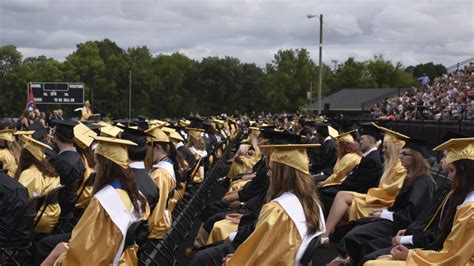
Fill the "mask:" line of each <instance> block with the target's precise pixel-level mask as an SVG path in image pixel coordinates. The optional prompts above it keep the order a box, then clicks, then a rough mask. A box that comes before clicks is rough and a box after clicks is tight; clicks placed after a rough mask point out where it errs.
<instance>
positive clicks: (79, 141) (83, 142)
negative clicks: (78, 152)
mask: <svg viewBox="0 0 474 266" xmlns="http://www.w3.org/2000/svg"><path fill="white" fill-rule="evenodd" d="M96 136H97V133H95V132H94V131H93V130H92V129H90V128H88V127H87V126H86V125H84V124H82V123H79V124H77V125H76V126H75V127H74V142H75V143H76V145H77V146H79V147H80V148H82V149H87V148H88V147H90V145H91V144H92V142H94V138H95V137H96Z"/></svg>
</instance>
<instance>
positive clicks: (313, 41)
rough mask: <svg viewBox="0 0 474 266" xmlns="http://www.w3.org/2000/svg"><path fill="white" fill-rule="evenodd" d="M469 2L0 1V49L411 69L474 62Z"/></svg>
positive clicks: (473, 9)
mask: <svg viewBox="0 0 474 266" xmlns="http://www.w3.org/2000/svg"><path fill="white" fill-rule="evenodd" d="M473 3H474V1H472V0H416V1H414V0H393V1H384V0H347V1H339V0H337V1H336V0H328V1H326V0H313V1H309V0H279V1H273V0H272V1H271V0H266V1H262V0H195V1H181V0H177V1H176V0H174V1H157V0H155V1H154V0H120V1H119V0H100V1H99V0H62V1H60V0H59V1H58V0H0V45H6V44H14V45H16V46H17V47H18V49H19V50H20V51H21V52H22V53H23V55H24V56H25V57H28V56H39V55H46V56H49V57H53V58H56V59H58V60H63V59H64V58H65V57H66V56H67V55H68V54H70V53H71V52H72V51H74V50H75V49H76V44H78V43H83V42H86V41H88V40H102V39H105V38H109V39H111V40H113V41H115V42H116V43H117V44H118V45H119V46H120V47H121V48H123V49H126V48H128V47H134V46H143V45H145V46H147V47H148V48H149V49H150V51H151V52H152V53H154V54H160V53H164V54H169V53H172V52H176V51H179V52H181V53H184V54H185V55H187V56H189V57H191V58H194V59H198V60H199V59H201V58H203V57H207V56H226V55H229V56H233V57H237V58H239V59H240V60H241V61H243V62H251V63H257V64H258V65H260V66H264V65H265V63H267V62H270V61H271V60H272V59H273V55H274V54H275V53H276V51H278V50H279V49H289V48H292V49H295V48H306V49H308V50H309V51H310V53H311V57H312V58H313V60H314V61H315V62H317V61H318V41H319V20H318V18H313V19H308V18H307V17H306V15H307V14H310V13H311V14H318V15H319V14H323V15H324V26H323V27H324V29H323V34H324V36H323V43H324V45H323V61H324V62H325V63H327V64H331V65H332V64H333V61H332V60H337V61H339V62H342V61H344V60H346V59H347V58H348V57H349V56H353V57H355V58H356V60H365V59H369V58H371V57H372V56H373V55H375V54H383V55H384V57H385V58H388V59H390V60H393V61H401V62H402V63H403V64H404V65H405V66H408V65H413V64H418V63H426V62H431V61H433V62H435V63H441V64H444V65H446V66H450V65H453V64H455V63H456V62H459V61H462V60H464V59H467V58H469V57H471V56H474V4H473Z"/></svg>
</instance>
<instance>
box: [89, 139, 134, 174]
mask: <svg viewBox="0 0 474 266" xmlns="http://www.w3.org/2000/svg"><path fill="white" fill-rule="evenodd" d="M94 139H95V140H96V141H98V142H99V144H98V145H97V148H96V149H95V153H96V154H99V155H102V156H104V157H105V158H107V159H109V160H111V161H112V162H114V163H116V164H118V165H119V166H120V167H122V168H124V169H127V168H128V151H127V145H130V146H137V144H136V143H134V142H131V141H129V140H125V139H116V138H109V137H103V136H96V137H95V138H94Z"/></svg>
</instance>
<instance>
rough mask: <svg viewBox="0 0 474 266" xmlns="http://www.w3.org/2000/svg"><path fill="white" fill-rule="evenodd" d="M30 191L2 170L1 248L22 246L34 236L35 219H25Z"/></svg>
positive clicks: (0, 203) (0, 187)
mask: <svg viewBox="0 0 474 266" xmlns="http://www.w3.org/2000/svg"><path fill="white" fill-rule="evenodd" d="M28 198H29V197H28V190H27V189H26V188H25V187H24V186H23V185H22V184H20V183H19V182H18V181H16V180H15V179H13V178H11V177H10V176H9V175H7V174H6V173H5V171H4V170H0V246H2V247H4V246H21V245H24V244H26V243H27V242H28V240H29V239H30V237H31V236H32V234H33V229H34V223H33V219H31V220H25V219H23V213H24V211H25V209H24V208H25V205H26V204H27V202H28Z"/></svg>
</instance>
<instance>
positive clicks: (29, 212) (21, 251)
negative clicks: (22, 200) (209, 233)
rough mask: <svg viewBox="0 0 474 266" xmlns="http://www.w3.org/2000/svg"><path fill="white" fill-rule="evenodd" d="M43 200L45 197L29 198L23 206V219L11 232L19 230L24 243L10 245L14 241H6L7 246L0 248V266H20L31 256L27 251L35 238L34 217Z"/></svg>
mask: <svg viewBox="0 0 474 266" xmlns="http://www.w3.org/2000/svg"><path fill="white" fill-rule="evenodd" d="M45 198H46V196H45V195H42V196H35V197H31V198H30V199H29V200H28V202H27V203H26V204H25V206H24V208H23V217H22V219H21V220H20V221H19V222H18V224H16V225H15V227H14V229H13V231H12V233H13V234H15V233H16V232H17V230H19V229H21V231H22V232H21V233H22V234H23V236H24V241H23V242H22V243H14V244H11V242H14V241H8V243H10V244H9V245H7V246H3V247H0V265H22V264H24V262H25V261H26V259H27V258H28V257H30V256H31V253H30V252H29V249H30V247H31V245H32V241H33V238H34V236H35V232H34V229H35V217H36V215H37V214H38V212H39V211H40V207H41V205H42V203H43V202H44V201H45Z"/></svg>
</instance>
